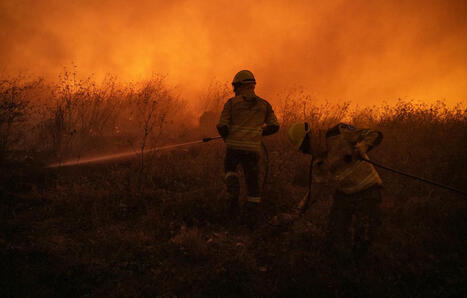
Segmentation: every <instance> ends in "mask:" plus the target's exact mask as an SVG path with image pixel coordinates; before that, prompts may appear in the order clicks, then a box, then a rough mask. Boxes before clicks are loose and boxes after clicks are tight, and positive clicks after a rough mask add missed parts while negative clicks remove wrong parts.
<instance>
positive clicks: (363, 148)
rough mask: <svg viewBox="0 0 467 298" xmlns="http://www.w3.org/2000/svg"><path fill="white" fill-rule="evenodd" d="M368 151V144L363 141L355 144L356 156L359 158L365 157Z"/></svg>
mask: <svg viewBox="0 0 467 298" xmlns="http://www.w3.org/2000/svg"><path fill="white" fill-rule="evenodd" d="M367 152H368V145H367V144H365V143H363V142H359V143H357V144H355V146H354V155H355V157H356V158H358V159H362V158H364V157H365V154H366V153H367Z"/></svg>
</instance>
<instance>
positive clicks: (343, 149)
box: [288, 123, 383, 262]
mask: <svg viewBox="0 0 467 298" xmlns="http://www.w3.org/2000/svg"><path fill="white" fill-rule="evenodd" d="M288 135H289V139H290V141H291V142H292V144H293V145H294V147H295V149H297V150H299V151H301V152H303V153H305V154H311V151H312V150H311V149H312V143H311V139H312V138H311V129H310V127H309V125H308V123H296V124H294V125H292V126H291V127H290V128H289V130H288ZM382 138H383V136H382V133H381V132H379V131H374V130H370V129H358V128H355V127H354V126H352V125H349V124H344V123H339V124H338V125H336V126H334V127H332V128H330V129H328V130H327V132H326V147H327V151H326V152H322V153H321V154H320V157H319V158H314V159H313V162H312V165H311V166H312V167H313V168H312V173H313V178H312V181H314V182H321V183H328V184H330V185H332V186H333V187H334V189H335V192H334V194H333V203H332V207H331V212H330V215H329V223H328V231H327V232H328V234H327V239H326V246H327V251H328V252H330V253H332V254H333V255H334V256H335V257H336V258H337V259H338V260H337V261H338V262H339V261H341V262H348V261H351V260H353V261H356V262H358V260H360V258H361V257H362V256H364V255H365V254H366V253H367V251H368V248H369V246H370V245H371V243H372V241H373V238H374V236H375V233H376V231H377V229H378V226H379V225H380V207H379V205H380V203H381V186H382V181H381V178H380V176H379V175H378V173H377V172H376V170H375V169H374V167H373V165H371V164H369V163H367V162H365V161H363V160H362V157H363V158H366V159H369V158H368V155H367V153H368V151H370V150H371V149H372V148H374V147H375V146H377V145H378V144H379V143H380V142H381V140H382ZM351 228H353V233H351V231H350V229H351ZM352 235H353V237H352ZM352 238H353V239H352Z"/></svg>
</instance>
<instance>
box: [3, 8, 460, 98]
mask: <svg viewBox="0 0 467 298" xmlns="http://www.w3.org/2000/svg"><path fill="white" fill-rule="evenodd" d="M0 40H1V44H0V73H17V72H19V71H21V72H29V73H34V74H41V75H44V76H48V77H56V76H57V74H58V73H59V72H60V71H61V70H62V68H63V66H65V65H71V64H72V63H74V64H75V65H77V66H78V69H79V72H80V73H82V74H85V75H88V74H91V73H94V74H95V75H96V77H97V78H102V77H103V76H104V75H105V74H106V73H112V74H116V75H117V76H118V77H119V78H120V79H121V80H124V81H130V80H139V79H142V78H145V77H148V76H150V75H151V73H162V74H168V78H169V80H170V82H171V83H172V84H174V85H177V86H179V87H180V90H182V91H183V92H184V93H183V94H184V95H185V96H186V97H190V96H192V97H193V98H197V95H198V94H199V92H203V90H205V89H206V87H207V86H208V85H209V83H210V82H212V81H213V80H218V81H221V82H226V81H230V80H231V79H232V78H233V76H234V74H235V72H236V71H238V70H240V69H250V70H252V71H253V72H254V74H255V75H256V77H257V81H258V85H257V89H258V94H259V95H261V96H263V97H265V98H274V97H275V96H276V94H277V93H278V92H280V91H281V90H284V89H288V88H291V87H301V88H303V89H305V90H306V91H308V92H310V93H312V94H313V95H314V96H316V98H319V99H328V100H330V101H332V102H333V101H337V100H352V101H353V102H356V103H359V104H363V105H366V104H372V103H378V102H381V101H382V100H387V101H389V102H391V101H393V100H395V99H397V98H398V97H401V98H405V99H412V98H415V99H420V100H425V101H433V100H436V99H444V100H446V101H447V102H448V103H450V104H452V103H455V102H460V101H463V102H466V101H467V79H466V78H467V1H464V0H445V1H442V0H440V1H431V0H426V1H421V0H416V1H370V0H366V1H360V0H352V1H342V0H340V1H339V0H336V1H292V0H288V1H272V0H269V1H261V0H256V1H251V0H248V1H243V0H239V1H225V0H216V1H214V0H191V1H178V0H172V1H154V0H153V1H136V0H135V1H123V0H101V1H97V0H94V1H87V0H83V1H73V0H68V1H61V0H60V1H59V0H46V1H44V0H35V1H32V0H30V1H21V0H15V1H11V0H0Z"/></svg>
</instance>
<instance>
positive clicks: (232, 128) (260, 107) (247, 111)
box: [217, 70, 279, 210]
mask: <svg viewBox="0 0 467 298" xmlns="http://www.w3.org/2000/svg"><path fill="white" fill-rule="evenodd" d="M255 84H256V81H255V77H254V76H253V74H252V73H251V72H250V71H248V70H242V71H240V72H238V73H237V74H236V75H235V77H234V79H233V82H232V85H233V89H234V92H235V97H232V98H230V99H229V100H228V101H227V102H226V103H225V105H224V109H223V111H222V114H221V117H220V119H219V123H218V124H217V130H218V131H219V134H220V135H221V136H222V137H223V138H224V141H225V143H226V145H227V151H226V155H225V162H224V166H225V183H226V185H227V194H228V198H229V200H230V204H231V207H232V208H233V209H234V210H235V209H237V207H238V197H239V194H240V182H239V177H238V173H237V166H238V165H239V164H240V165H241V166H242V167H243V171H244V173H245V179H246V184H247V189H248V197H247V202H249V203H253V204H258V203H260V202H261V197H260V190H259V186H258V174H259V169H258V164H259V158H260V152H261V140H262V137H263V136H267V135H271V134H274V133H276V132H277V131H278V130H279V124H278V122H277V118H276V116H275V115H274V111H273V110H272V107H271V105H270V104H269V103H268V102H267V101H266V100H264V99H262V98H260V97H258V96H256V94H255V92H254V90H255Z"/></svg>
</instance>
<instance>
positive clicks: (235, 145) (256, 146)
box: [225, 140, 261, 151]
mask: <svg viewBox="0 0 467 298" xmlns="http://www.w3.org/2000/svg"><path fill="white" fill-rule="evenodd" d="M225 143H226V144H227V147H229V148H232V149H245V150H254V151H259V150H260V149H261V143H259V142H258V143H245V142H235V141H231V140H226V142H225Z"/></svg>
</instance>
